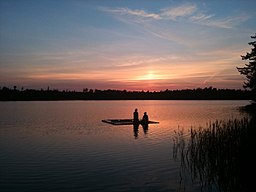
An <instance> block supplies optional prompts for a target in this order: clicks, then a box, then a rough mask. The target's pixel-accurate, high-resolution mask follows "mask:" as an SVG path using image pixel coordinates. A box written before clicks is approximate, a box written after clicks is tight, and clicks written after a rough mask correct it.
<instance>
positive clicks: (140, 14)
mask: <svg viewBox="0 0 256 192" xmlns="http://www.w3.org/2000/svg"><path fill="white" fill-rule="evenodd" d="M101 10H103V11H105V12H109V13H115V14H121V15H128V16H135V17H140V18H146V19H156V20H158V19H161V16H160V15H158V14H156V13H148V12H146V11H144V10H138V9H136V10H132V9H129V8H116V9H110V8H101Z"/></svg>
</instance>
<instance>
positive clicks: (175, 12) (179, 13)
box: [161, 4, 197, 20]
mask: <svg viewBox="0 0 256 192" xmlns="http://www.w3.org/2000/svg"><path fill="white" fill-rule="evenodd" d="M196 10H197V7H196V5H190V4H184V5H181V6H178V7H171V8H166V9H162V12H161V16H163V17H165V18H168V19H172V20H176V18H178V17H186V16H189V15H192V14H193V13H194V12H195V11H196Z"/></svg>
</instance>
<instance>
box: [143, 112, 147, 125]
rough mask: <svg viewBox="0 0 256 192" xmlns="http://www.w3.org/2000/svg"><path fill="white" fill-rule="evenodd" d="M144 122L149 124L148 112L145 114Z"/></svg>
mask: <svg viewBox="0 0 256 192" xmlns="http://www.w3.org/2000/svg"><path fill="white" fill-rule="evenodd" d="M142 121H143V123H148V115H147V112H144V115H143V118H142Z"/></svg>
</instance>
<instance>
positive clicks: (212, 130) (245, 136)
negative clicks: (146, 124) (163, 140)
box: [173, 118, 255, 192]
mask: <svg viewBox="0 0 256 192" xmlns="http://www.w3.org/2000/svg"><path fill="white" fill-rule="evenodd" d="M254 133H255V119H254V118H251V119H232V120H228V121H216V122H214V123H210V124H209V125H208V127H207V128H198V129H195V128H191V130H190V134H189V135H190V137H189V138H187V139H186V137H184V132H183V131H179V132H176V133H175V137H174V150H173V156H174V159H176V160H179V161H180V162H181V167H180V175H181V187H182V185H184V189H185V185H186V183H184V181H185V180H186V179H187V178H188V175H189V177H190V178H191V180H192V183H200V188H201V191H225V192H231V191H232V192H233V191H250V190H251V188H252V187H253V186H252V185H253V181H252V178H251V174H253V172H252V171H250V170H252V168H253V167H254V161H253V160H252V155H253V154H252V151H253V150H254V149H253V148H252V146H254V145H255V142H254V138H253V137H254ZM250 172H252V173H250Z"/></svg>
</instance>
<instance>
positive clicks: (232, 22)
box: [189, 13, 249, 29]
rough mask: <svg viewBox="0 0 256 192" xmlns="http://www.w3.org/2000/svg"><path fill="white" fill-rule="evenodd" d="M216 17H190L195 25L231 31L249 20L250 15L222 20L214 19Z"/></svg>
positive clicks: (203, 15) (201, 15) (199, 15)
mask: <svg viewBox="0 0 256 192" xmlns="http://www.w3.org/2000/svg"><path fill="white" fill-rule="evenodd" d="M214 16H215V15H213V14H211V15H205V14H202V13H199V14H197V15H193V16H191V17H189V20H190V21H192V22H193V23H196V24H200V25H205V26H209V27H217V28H225V29H230V28H233V27H234V26H236V25H239V24H241V23H242V22H244V21H246V20H248V19H249V16H248V15H239V16H235V17H226V18H222V19H216V18H214Z"/></svg>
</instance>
